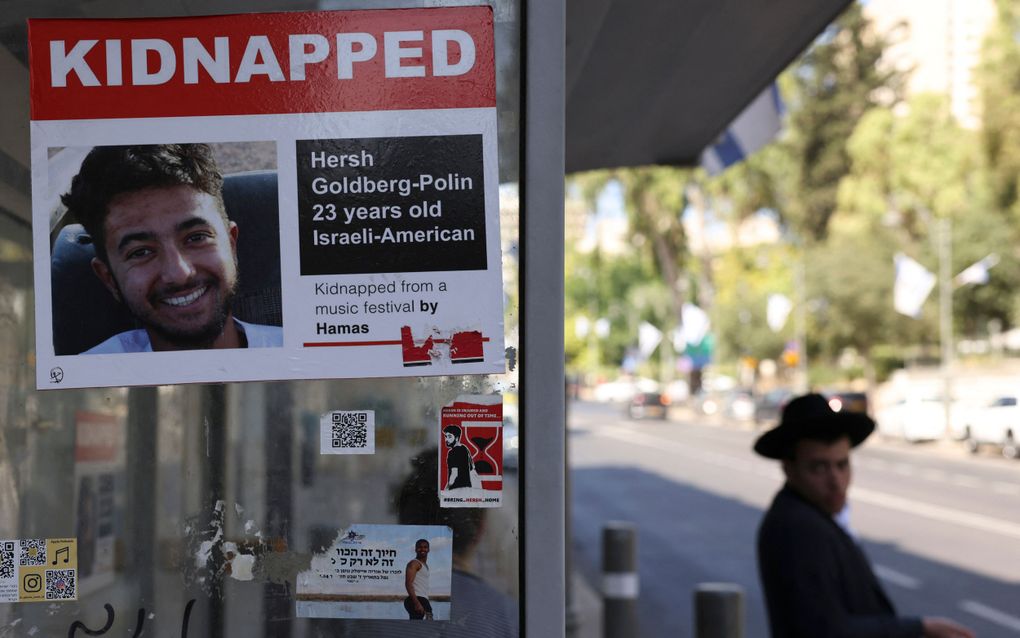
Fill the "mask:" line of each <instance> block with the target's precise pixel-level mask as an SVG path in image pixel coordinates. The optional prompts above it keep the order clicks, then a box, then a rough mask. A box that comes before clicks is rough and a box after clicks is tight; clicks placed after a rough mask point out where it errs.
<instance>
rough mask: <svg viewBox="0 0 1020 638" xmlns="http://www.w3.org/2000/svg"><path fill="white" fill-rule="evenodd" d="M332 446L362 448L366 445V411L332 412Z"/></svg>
mask: <svg viewBox="0 0 1020 638" xmlns="http://www.w3.org/2000/svg"><path fill="white" fill-rule="evenodd" d="M330 416H331V417H332V420H333V447H339V448H364V447H366V446H367V445H368V413H367V412H333V413H332V414H331V415H330Z"/></svg>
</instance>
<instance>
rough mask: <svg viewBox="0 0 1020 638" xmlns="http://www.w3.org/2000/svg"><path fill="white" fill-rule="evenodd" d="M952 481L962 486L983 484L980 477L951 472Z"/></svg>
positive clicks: (979, 485)
mask: <svg viewBox="0 0 1020 638" xmlns="http://www.w3.org/2000/svg"><path fill="white" fill-rule="evenodd" d="M952 482H953V483H955V484H956V485H962V486H964V487H981V486H982V485H983V483H982V482H981V479H979V478H978V477H976V476H971V475H970V474H953V478H952Z"/></svg>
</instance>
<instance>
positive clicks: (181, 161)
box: [60, 144, 227, 263]
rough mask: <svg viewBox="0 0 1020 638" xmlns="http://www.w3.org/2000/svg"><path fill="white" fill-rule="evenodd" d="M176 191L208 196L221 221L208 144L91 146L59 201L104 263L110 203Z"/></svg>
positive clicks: (218, 183)
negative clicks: (132, 196)
mask: <svg viewBox="0 0 1020 638" xmlns="http://www.w3.org/2000/svg"><path fill="white" fill-rule="evenodd" d="M181 185H187V186H191V187H193V188H195V189H197V190H199V191H201V192H203V193H207V194H209V195H212V196H213V197H214V198H215V199H216V205H217V208H218V209H219V211H220V215H221V216H222V217H223V220H224V222H226V221H227V213H226V208H225V207H224V205H223V192H222V190H223V175H222V174H221V173H220V169H219V168H218V167H217V166H216V161H215V160H214V159H213V155H212V149H210V148H209V145H208V144H147V145H139V146H97V147H95V148H93V149H92V151H90V152H89V154H88V155H87V156H86V157H85V161H83V162H82V164H81V169H80V170H79V171H78V174H77V175H75V176H74V179H73V180H72V181H71V190H70V191H68V192H67V193H65V194H64V195H62V196H61V197H60V200H61V201H62V202H63V203H64V205H65V206H67V210H68V212H69V213H70V214H71V215H73V216H74V218H75V219H76V220H77V221H78V222H80V223H81V224H82V225H83V226H84V227H85V230H86V231H87V232H88V234H89V235H91V236H92V243H93V245H94V246H95V249H96V255H97V256H98V257H99V258H100V259H102V260H103V261H105V262H107V263H109V260H108V258H107V255H106V236H105V233H104V222H105V221H106V215H107V214H108V213H109V206H110V202H111V201H112V200H113V199H114V198H115V197H117V196H118V195H121V194H123V193H132V192H135V191H140V190H144V189H146V188H158V187H166V186H181Z"/></svg>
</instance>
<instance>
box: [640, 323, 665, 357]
mask: <svg viewBox="0 0 1020 638" xmlns="http://www.w3.org/2000/svg"><path fill="white" fill-rule="evenodd" d="M661 341H662V331H661V330H659V329H658V328H656V327H655V326H653V325H652V324H650V323H648V322H647V321H642V322H641V325H640V326H638V350H640V351H641V357H642V358H643V359H647V358H648V357H649V356H651V354H652V353H653V352H655V349H656V348H657V347H659V342H661Z"/></svg>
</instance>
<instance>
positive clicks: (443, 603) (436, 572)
mask: <svg viewBox="0 0 1020 638" xmlns="http://www.w3.org/2000/svg"><path fill="white" fill-rule="evenodd" d="M452 573H453V531H452V530H451V529H450V528H449V527H445V526H442V525H352V526H350V527H349V528H347V529H346V530H341V532H340V533H339V534H338V535H337V538H336V540H334V541H333V543H332V545H331V546H330V547H328V548H326V550H325V551H324V552H322V553H317V554H315V555H314V556H313V557H312V564H311V569H309V570H308V571H305V572H302V573H301V574H299V575H298V581H297V595H296V599H297V611H296V615H297V616H298V617H299V618H379V619H391V620H449V619H450V603H451V596H450V591H451V584H450V583H451V578H452Z"/></svg>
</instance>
